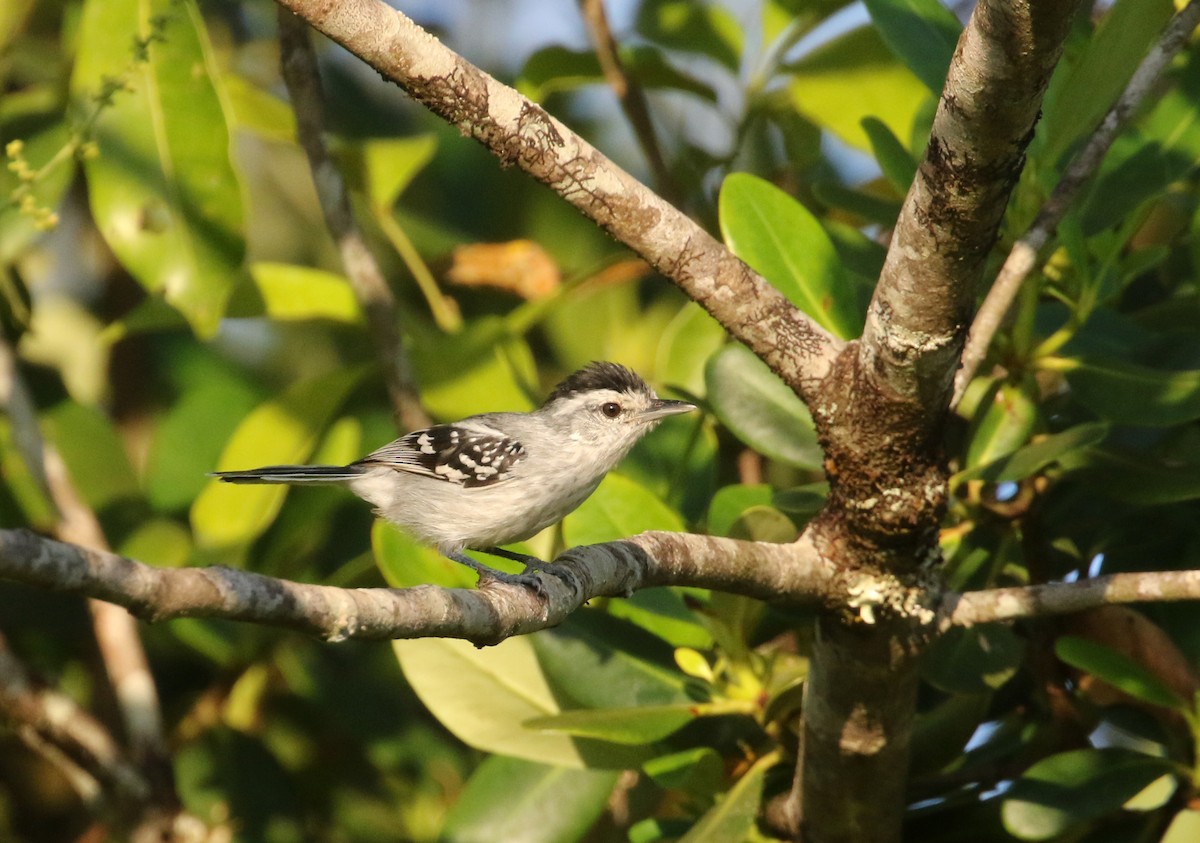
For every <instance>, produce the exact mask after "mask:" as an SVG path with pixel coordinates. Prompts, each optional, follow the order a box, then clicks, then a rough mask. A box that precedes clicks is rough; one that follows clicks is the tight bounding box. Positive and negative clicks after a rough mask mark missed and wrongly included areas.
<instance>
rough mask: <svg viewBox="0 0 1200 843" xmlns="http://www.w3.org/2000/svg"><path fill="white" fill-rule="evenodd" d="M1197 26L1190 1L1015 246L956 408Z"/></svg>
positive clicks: (974, 337) (957, 381)
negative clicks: (1045, 257)
mask: <svg viewBox="0 0 1200 843" xmlns="http://www.w3.org/2000/svg"><path fill="white" fill-rule="evenodd" d="M1197 25H1200V0H1191V2H1189V3H1188V5H1187V6H1185V7H1184V8H1183V10H1182V11H1181V12H1179V14H1177V15H1175V17H1174V18H1172V20H1171V22H1170V23H1168V24H1167V26H1166V27H1165V28H1164V29H1163V33H1162V35H1161V36H1160V37H1159V39H1158V42H1157V43H1156V44H1155V45H1154V47H1152V48H1151V50H1150V52H1149V53H1147V54H1146V57H1145V58H1144V59H1142V63H1141V64H1140V65H1138V68H1137V70H1135V71H1134V73H1133V76H1132V77H1130V79H1129V84H1128V85H1126V86H1125V90H1124V91H1123V92H1122V93H1121V96H1120V97H1118V98H1117V101H1116V102H1114V103H1113V105H1112V108H1110V109H1109V110H1108V113H1107V114H1105V115H1104V119H1103V120H1102V121H1100V125H1099V126H1098V127H1097V128H1096V131H1095V132H1093V133H1092V136H1091V138H1090V139H1089V140H1088V142H1087V145H1086V146H1085V147H1084V148H1083V149H1081V150H1080V151H1079V152H1078V153H1077V154H1076V155H1075V157H1074V158H1072V159H1071V164H1070V166H1068V167H1067V170H1066V172H1065V173H1063V176H1062V178H1061V179H1059V182H1058V184H1057V185H1055V187H1054V192H1053V193H1052V194H1051V195H1050V199H1049V200H1048V201H1047V202H1046V204H1045V206H1044V207H1043V208H1042V210H1041V211H1040V212H1039V213H1038V215H1037V218H1036V219H1035V220H1034V221H1033V225H1031V226H1030V227H1029V230H1028V231H1027V232H1025V234H1024V236H1022V237H1021V238H1020V239H1019V240H1017V242H1016V243H1014V244H1013V247H1012V249H1011V251H1009V253H1008V257H1007V258H1006V259H1005V261H1004V265H1003V266H1002V267H1000V272H999V274H998V275H997V276H996V280H995V282H994V283H993V284H992V288H991V289H990V290H989V291H988V294H987V298H985V299H984V302H983V304H982V305H981V306H980V308H979V312H978V313H977V314H975V321H974V323H973V324H972V325H971V333H970V336H969V337H968V338H967V346H966V348H965V349H964V350H963V355H962V367H961V368H960V369H959V370H958V374H956V375H955V377H954V399H953V405H954V406H957V405H958V402H959V401H960V400H962V396H963V393H964V392H965V391H966V388H967V385H968V384H969V383H970V382H971V378H973V377H974V376H975V372H976V371H977V370H978V369H979V365H980V363H982V362H983V359H984V357H986V356H987V351H988V347H989V346H990V345H991V344H992V337H994V336H995V335H996V331H997V330H999V328H1000V325H1001V323H1002V322H1003V321H1004V318H1005V316H1007V314H1008V311H1009V309H1010V308H1011V307H1012V303H1013V300H1014V299H1015V298H1016V297H1017V293H1018V292H1019V291H1020V289H1021V285H1022V284H1024V283H1025V279H1026V278H1027V277H1028V276H1029V273H1030V272H1032V271H1033V269H1034V267H1035V266H1036V265H1037V263H1038V259H1039V256H1040V254H1041V252H1042V250H1043V249H1044V248H1045V246H1046V244H1047V243H1048V242H1049V241H1050V238H1051V237H1052V236H1054V232H1055V231H1056V230H1057V229H1058V224H1059V223H1060V222H1062V218H1063V216H1065V215H1066V212H1067V209H1068V208H1069V207H1070V205H1071V203H1072V202H1073V201H1075V198H1076V196H1078V195H1079V192H1080V190H1081V189H1082V188H1083V186H1084V185H1085V184H1086V183H1087V182H1088V180H1089V179H1091V178H1092V176H1093V175H1095V173H1096V171H1097V170H1098V169H1099V168H1100V163H1101V162H1102V161H1103V160H1104V156H1105V155H1106V154H1107V153H1108V150H1109V147H1111V146H1112V144H1113V141H1114V140H1116V139H1117V135H1119V134H1120V133H1121V130H1122V129H1124V127H1125V124H1126V123H1127V122H1128V120H1129V117H1130V116H1131V115H1132V114H1133V112H1134V111H1136V110H1137V108H1138V106H1139V105H1141V103H1142V102H1143V101H1144V100H1145V99H1146V97H1147V96H1148V95H1149V94H1150V92H1151V91H1152V90H1153V89H1154V87H1155V85H1157V83H1158V80H1159V78H1160V77H1161V76H1162V73H1163V71H1164V70H1165V69H1166V67H1167V65H1168V64H1170V63H1171V59H1173V58H1174V57H1175V56H1176V54H1178V53H1179V51H1180V50H1181V49H1182V48H1183V46H1184V44H1186V43H1187V40H1188V38H1189V37H1190V36H1191V34H1192V32H1194V31H1195V29H1196V26H1197Z"/></svg>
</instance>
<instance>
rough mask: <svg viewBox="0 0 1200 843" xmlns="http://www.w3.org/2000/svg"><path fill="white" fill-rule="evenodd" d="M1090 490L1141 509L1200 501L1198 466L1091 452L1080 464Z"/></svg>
mask: <svg viewBox="0 0 1200 843" xmlns="http://www.w3.org/2000/svg"><path fill="white" fill-rule="evenodd" d="M1080 464H1081V466H1082V467H1083V468H1084V469H1086V471H1087V475H1086V477H1087V481H1086V482H1087V483H1088V485H1089V487H1090V488H1092V489H1094V490H1095V491H1097V492H1102V493H1103V494H1105V495H1108V496H1109V497H1110V498H1113V499H1114V500H1119V501H1126V502H1128V503H1134V504H1141V505H1143V506H1155V505H1163V504H1172V503H1182V502H1183V501H1191V500H1196V499H1197V498H1200V466H1198V465H1196V464H1195V463H1193V462H1172V463H1171V464H1163V463H1162V462H1159V461H1158V460H1157V459H1154V458H1148V457H1147V456H1146V455H1145V454H1142V453H1136V452H1127V451H1116V450H1108V449H1104V450H1101V449H1093V450H1092V451H1090V452H1089V453H1087V454H1086V455H1085V456H1084V458H1083V459H1081V460H1080Z"/></svg>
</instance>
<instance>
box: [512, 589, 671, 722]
mask: <svg viewBox="0 0 1200 843" xmlns="http://www.w3.org/2000/svg"><path fill="white" fill-rule="evenodd" d="M531 641H532V644H533V648H534V651H535V652H536V653H537V656H538V663H539V664H540V665H541V667H542V669H543V670H544V671H545V673H546V676H547V677H548V679H549V682H550V684H551V686H552V687H553V688H555V689H556V691H557V699H560V700H565V701H568V702H569V703H571V704H570V705H568V706H565V707H567V708H572V709H574V708H606V709H612V708H634V707H638V706H665V705H675V704H687V703H691V702H693V701H694V700H693V698H692V696H691V695H690V694H689V693H688V689H689V688H690V687H691V686H692V684H693V683H692V682H691V680H689V679H688V677H686V676H684V675H683V674H682V673H680V672H679V669H678V668H677V667H676V666H675V663H674V659H673V652H672V648H671V647H670V646H669V645H668V644H667V643H666V642H664V641H663V640H662V639H660V638H658V637H657V636H655V635H653V634H651V633H649V632H646V631H645V630H644V629H640V628H639V627H637V626H636V625H634V624H633V623H631V622H630V621H628V620H624V619H621V618H617V617H613V616H611V615H608V614H605V613H604V612H600V611H595V610H584V611H580V612H576V613H575V614H573V615H571V617H570V618H568V620H567V621H566V622H565V623H564V624H563V625H562V626H559V627H557V628H555V629H553V630H549V631H547V632H544V633H539V634H538V635H534V636H532V637H531Z"/></svg>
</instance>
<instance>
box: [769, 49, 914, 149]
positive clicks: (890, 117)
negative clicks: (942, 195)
mask: <svg viewBox="0 0 1200 843" xmlns="http://www.w3.org/2000/svg"><path fill="white" fill-rule="evenodd" d="M788 71H789V72H790V73H791V75H792V77H793V79H794V81H793V82H792V84H791V86H790V87H789V91H790V92H791V95H792V101H793V102H794V103H795V105H796V109H797V110H798V111H800V112H801V113H802V114H804V115H805V116H807V117H808V118H809V119H810V120H812V121H813V122H814V123H816V124H817V125H819V126H822V127H824V128H826V129H829V130H830V131H832V132H833V133H834V134H836V135H837V136H838V137H840V138H841V139H842V140H843V141H845V142H846V143H848V144H850V145H851V146H855V147H858V148H859V149H869V148H870V142H869V139H868V138H867V135H866V132H864V131H863V127H862V120H863V118H864V117H877V118H878V119H879V120H880V121H882V122H883V124H884V125H885V126H887V127H888V129H890V130H891V132H892V134H894V135H896V137H900V138H906V137H908V136H909V134H910V132H911V129H912V124H913V119H914V117H915V116H916V113H917V109H918V108H919V107H920V105H921V103H922V102H923V101H924V100H925V99H926V98H927V97H929V96H930V94H929V89H928V88H926V87H925V85H924V84H922V83H921V80H919V79H918V78H917V77H916V76H914V75H913V73H912V71H911V70H909V69H908V68H906V67H904V66H903V65H902V64H900V63H899V62H898V61H896V59H895V57H894V56H893V55H892V54H891V51H890V50H888V48H887V47H886V46H884V43H883V41H882V40H881V39H880V36H879V33H878V32H877V31H876V30H875V29H874V28H873V27H864V28H860V29H855V30H852V31H851V32H848V33H846V34H845V35H841V36H839V37H837V38H833V39H831V40H830V41H828V42H826V43H825V44H823V45H822V46H820V47H817V48H816V49H815V50H813V51H812V52H811V53H809V54H808V55H806V56H804V57H803V58H801V59H800V60H799V61H797V62H795V63H794V64H791V65H789V66H788Z"/></svg>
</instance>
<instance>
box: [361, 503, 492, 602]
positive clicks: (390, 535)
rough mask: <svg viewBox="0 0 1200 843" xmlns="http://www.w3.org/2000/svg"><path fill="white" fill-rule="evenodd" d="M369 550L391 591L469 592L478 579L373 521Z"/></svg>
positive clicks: (440, 556) (424, 547)
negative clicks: (436, 587) (426, 587)
mask: <svg viewBox="0 0 1200 843" xmlns="http://www.w3.org/2000/svg"><path fill="white" fill-rule="evenodd" d="M371 549H372V550H373V551H374V552H375V562H376V564H378V565H379V570H380V571H382V572H383V576H384V579H386V580H387V583H388V585H390V586H391V587H392V588H411V587H412V586H416V585H440V586H442V587H443V588H471V587H472V586H474V585H475V582H476V580H478V579H479V578H478V577H477V576H476V575H475V572H474V571H472V570H471V569H470V568H468V567H467V566H466V565H462V564H460V563H458V562H455V561H454V560H452V559H447V558H446V557H445V556H442V554H440V553H438V552H437V551H436V550H434V549H433V548H431V547H427V546H425V545H423V544H421V543H420V542H418V541H417V540H416V539H414V538H412V537H411V536H409V535H408V534H407V533H405V532H404V531H403V530H401V529H400V528H398V527H394V526H392V525H391V524H389V523H388V522H386V521H383V520H381V519H377V520H376V521H375V524H374V525H373V526H372V528H371Z"/></svg>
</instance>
